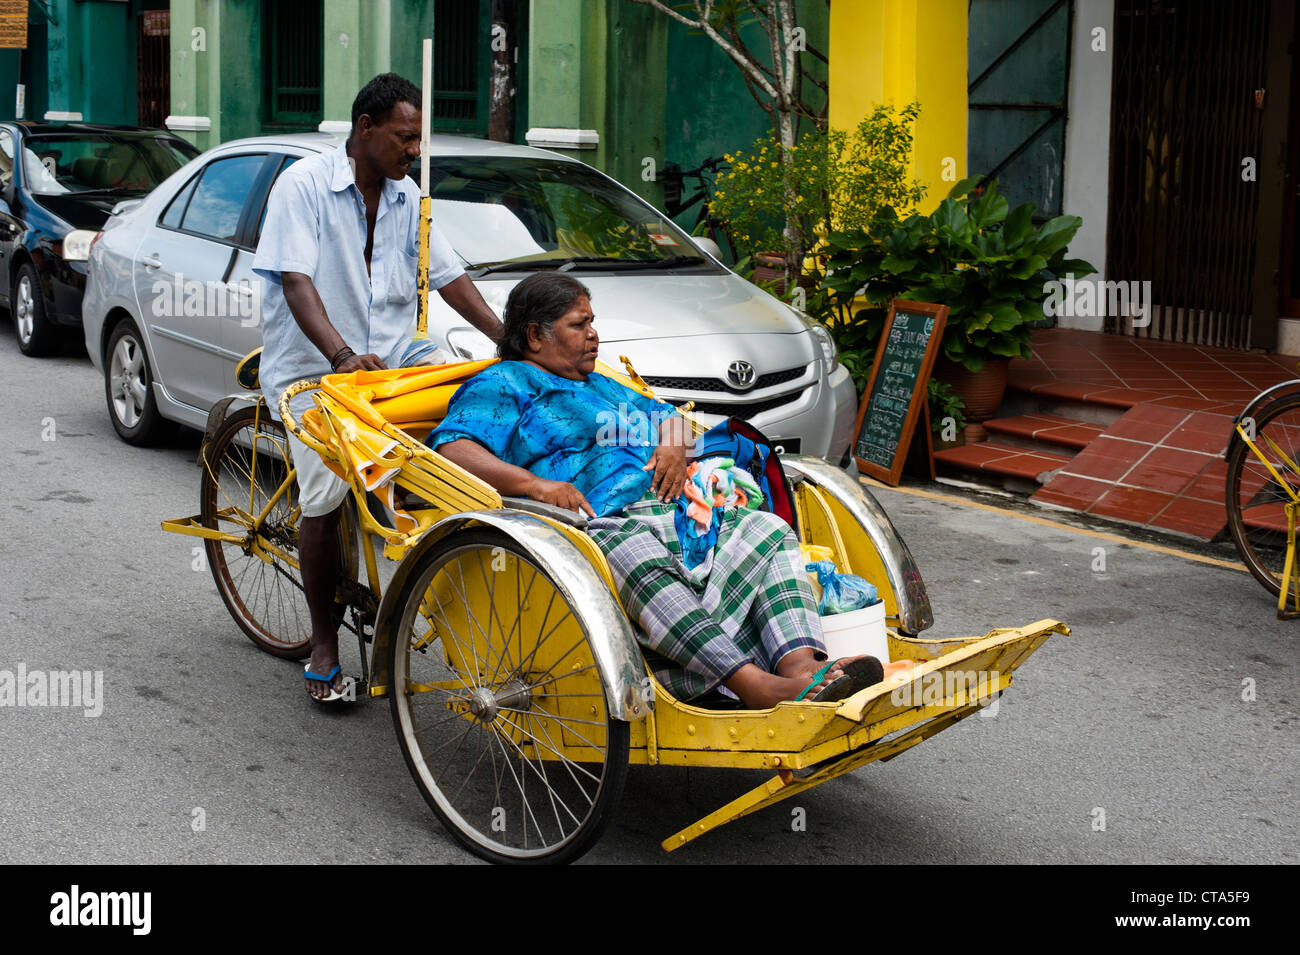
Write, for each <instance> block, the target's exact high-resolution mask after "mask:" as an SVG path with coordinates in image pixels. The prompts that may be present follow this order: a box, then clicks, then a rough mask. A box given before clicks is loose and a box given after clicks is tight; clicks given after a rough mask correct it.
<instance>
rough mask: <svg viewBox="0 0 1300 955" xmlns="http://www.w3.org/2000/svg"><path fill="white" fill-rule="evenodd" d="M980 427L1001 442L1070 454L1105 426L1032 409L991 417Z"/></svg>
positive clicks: (1103, 429)
mask: <svg viewBox="0 0 1300 955" xmlns="http://www.w3.org/2000/svg"><path fill="white" fill-rule="evenodd" d="M984 427H985V429H987V430H988V431H989V432H990V433H991V434H993V435H996V438H995V440H996V441H997V442H998V443H999V444H1002V445H1007V446H1010V447H1014V448H1021V449H1023V450H1026V451H1040V452H1046V453H1048V454H1066V455H1069V456H1071V457H1073V456H1074V455H1075V454H1077V453H1078V452H1080V451H1082V450H1083V449H1084V448H1086V447H1087V446H1088V445H1089V444H1091V443H1092V441H1093V439H1094V438H1096V437H1097V436H1098V435H1100V434H1102V433H1103V432H1104V431H1105V430H1106V429H1105V428H1104V427H1102V426H1101V425H1097V424H1089V423H1088V422H1086V421H1080V420H1079V419H1077V418H1067V417H1064V416H1062V415H1054V414H1045V413H1041V412H1039V413H1036V414H1021V415H1012V416H1010V417H1005V418H993V419H990V420H989V421H985V422H984Z"/></svg>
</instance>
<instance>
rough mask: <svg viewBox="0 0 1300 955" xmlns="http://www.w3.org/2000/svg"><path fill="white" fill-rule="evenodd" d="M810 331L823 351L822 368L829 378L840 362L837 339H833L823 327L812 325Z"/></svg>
mask: <svg viewBox="0 0 1300 955" xmlns="http://www.w3.org/2000/svg"><path fill="white" fill-rule="evenodd" d="M808 331H809V332H810V333H811V334H812V337H813V341H815V342H816V343H817V347H818V349H819V350H820V351H821V359H822V367H823V368H824V369H825V370H826V374H827V375H828V376H829V375H830V374H831V372H833V371H834V370H835V366H836V365H838V364H839V361H840V353H839V351H838V349H836V347H835V339H833V338H831V333H830V332H829V331H827V330H826V329H825V328H824V327H823V326H821V325H812V326H810V327H809V328H808Z"/></svg>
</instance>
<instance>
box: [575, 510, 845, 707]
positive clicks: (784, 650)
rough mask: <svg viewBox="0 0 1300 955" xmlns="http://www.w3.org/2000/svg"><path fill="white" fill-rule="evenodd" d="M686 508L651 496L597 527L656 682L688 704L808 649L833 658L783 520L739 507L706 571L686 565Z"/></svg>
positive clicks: (593, 530)
mask: <svg viewBox="0 0 1300 955" xmlns="http://www.w3.org/2000/svg"><path fill="white" fill-rule="evenodd" d="M675 512H676V508H675V507H674V506H673V505H669V504H663V503H661V502H659V501H657V500H655V499H654V498H653V497H649V496H647V497H645V498H642V499H641V500H640V501H636V502H634V503H632V504H630V505H628V507H627V508H626V509H625V511H624V512H623V515H620V516H614V517H602V518H597V519H596V520H593V521H591V522H590V523H589V524H588V525H587V531H588V533H589V534H590V535H591V538H592V540H593V541H594V542H595V543H596V545H597V546H598V547H599V548H600V549H601V551H603V552H604V554H605V557H606V559H607V560H608V561H609V567H610V571H611V572H612V573H613V576H614V581H615V583H616V584H617V585H618V593H619V597H620V598H621V599H622V601H623V606H624V607H625V608H626V610H627V612H628V615H629V616H630V617H631V618H632V619H633V620H634V621H636V622H637V623H638V624H639V625H640V632H639V633H638V638H639V639H640V640H641V643H642V646H643V647H644V649H645V656H646V662H647V663H649V664H650V667H651V669H652V670H653V671H654V675H655V678H656V679H657V680H658V681H659V682H660V683H661V684H662V685H663V686H664V687H665V688H666V689H667V690H668V691H669V692H670V693H672V694H673V696H675V697H676V698H677V699H679V700H684V701H685V700H692V699H695V698H697V697H700V696H703V695H704V694H705V693H708V692H709V691H710V690H712V689H714V688H715V687H718V686H719V685H720V684H722V683H723V682H724V681H725V680H727V679H728V678H730V677H731V675H732V674H733V673H735V672H736V671H737V670H739V669H740V668H741V667H742V666H743V665H745V664H746V663H753V664H754V665H756V666H758V667H761V668H762V669H764V670H766V671H767V672H769V673H774V672H776V665H777V663H778V662H779V661H780V660H781V658H782V657H784V656H785V655H786V654H788V653H790V652H791V651H792V650H798V649H799V648H801V647H812V648H813V649H815V650H824V649H825V647H824V645H823V644H822V640H821V624H820V622H819V620H818V617H817V604H816V602H815V601H814V600H813V595H812V589H811V587H809V585H808V580H807V577H806V575H805V573H804V569H803V557H802V553H801V552H800V550H799V543H798V541H797V540H796V539H795V536H794V532H793V531H792V530H791V529H790V526H789V525H788V524H786V523H785V521H783V520H782V519H781V518H779V517H777V516H776V515H775V514H771V513H768V512H767V511H752V510H745V509H740V508H733V509H730V510H728V511H726V512H725V513H724V515H723V517H722V525H721V528H720V530H719V532H718V542H717V545H716V546H715V547H714V549H713V552H712V553H711V554H709V555H708V556H707V557H705V559H704V560H703V561H701V562H700V564H699V565H698V566H696V567H695V568H693V569H689V568H687V567H686V565H685V564H683V563H682V560H681V555H682V551H681V545H680V544H679V543H678V541H677V529H676V527H675V524H674V519H673V518H674V514H675Z"/></svg>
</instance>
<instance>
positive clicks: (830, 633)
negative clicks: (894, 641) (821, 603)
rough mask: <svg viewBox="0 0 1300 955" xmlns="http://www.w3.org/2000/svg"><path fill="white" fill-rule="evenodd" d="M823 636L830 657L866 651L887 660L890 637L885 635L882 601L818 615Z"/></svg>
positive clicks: (881, 660)
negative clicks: (820, 616) (860, 607)
mask: <svg viewBox="0 0 1300 955" xmlns="http://www.w3.org/2000/svg"><path fill="white" fill-rule="evenodd" d="M821 623H822V639H823V640H825V641H826V652H827V653H828V654H830V657H831V659H832V660H834V659H835V658H836V657H855V656H858V655H859V654H863V653H869V654H871V655H872V656H873V657H875V658H876V659H877V660H879V661H880V662H881V663H888V662H889V638H888V637H887V636H886V635H885V602H884V601H883V600H879V601H877V602H876V603H874V604H872V605H871V606H870V607H863V608H862V609H861V610H850V611H849V612H848V613H833V614H827V615H826V616H824V617H822V618H821Z"/></svg>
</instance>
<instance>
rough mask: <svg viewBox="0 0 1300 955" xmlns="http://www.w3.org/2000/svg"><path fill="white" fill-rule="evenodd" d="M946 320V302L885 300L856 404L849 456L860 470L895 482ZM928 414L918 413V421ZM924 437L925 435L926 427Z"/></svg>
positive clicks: (910, 440)
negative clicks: (887, 302)
mask: <svg viewBox="0 0 1300 955" xmlns="http://www.w3.org/2000/svg"><path fill="white" fill-rule="evenodd" d="M947 320H948V306H947V305H931V304H929V303H927V302H908V301H905V300H903V299H901V298H896V299H894V300H893V302H891V303H890V306H889V317H888V318H887V319H886V320H885V328H884V330H883V331H882V332H881V334H880V343H879V344H878V345H877V346H876V359H875V362H874V363H873V364H872V366H871V377H870V378H868V379H867V388H866V391H865V392H864V393H863V396H862V405H861V407H859V408H858V426H857V431H856V434H857V438H856V439H855V440H854V443H853V456H854V457H855V458H857V461H858V470H859V471H861V472H862V473H863V474H869V475H871V476H872V477H874V478H876V479H878V480H881V481H885V482H886V483H888V484H897V483H898V478H899V476H900V475H901V474H902V472H903V462H904V461H905V460H906V458H907V449H908V446H909V445H910V444H911V443H912V432H913V431H915V430H916V420H917V416H918V415H920V414H921V412H922V410H924V409H925V408H926V384H927V383H928V382H929V380H930V369H931V368H933V367H934V359H935V356H936V355H938V353H939V343H940V342H941V341H942V340H943V326H944V323H945V322H946V321H947ZM927 420H928V416H922V421H923V422H924V421H927ZM925 437H926V439H927V440H928V438H929V432H928V429H927V432H926V435H925Z"/></svg>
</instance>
